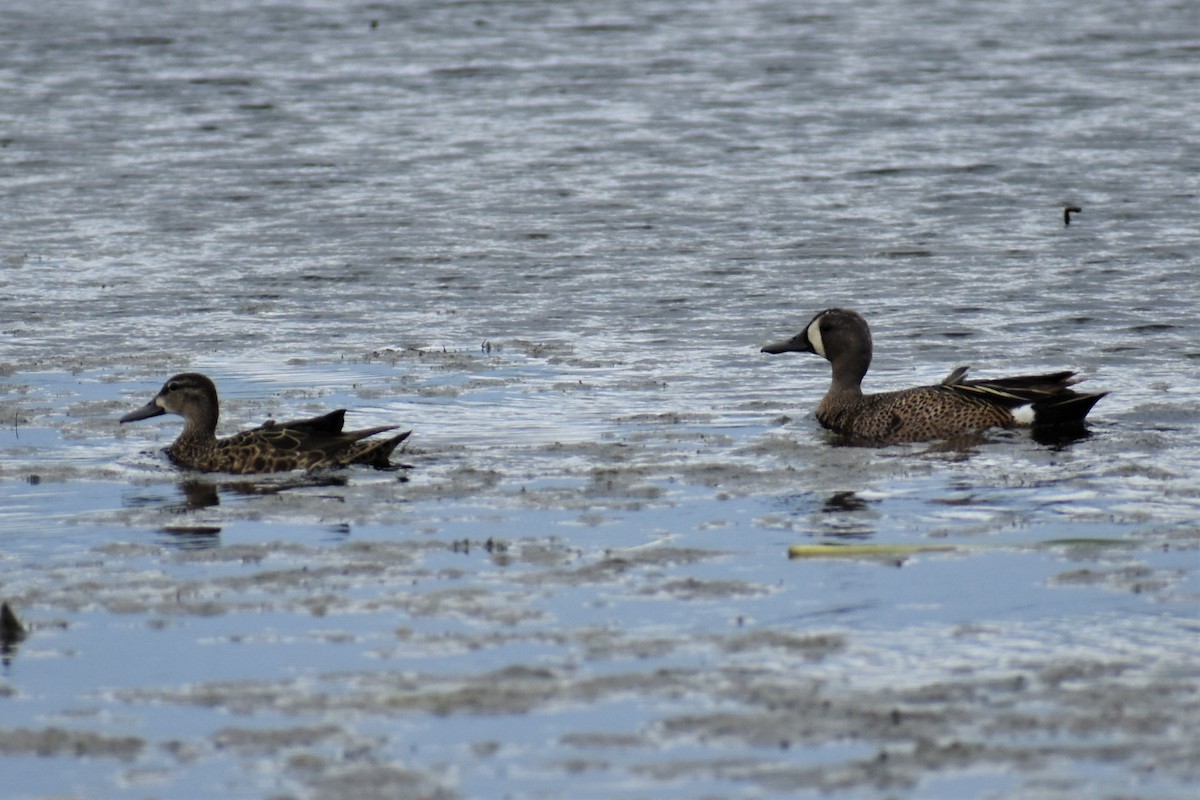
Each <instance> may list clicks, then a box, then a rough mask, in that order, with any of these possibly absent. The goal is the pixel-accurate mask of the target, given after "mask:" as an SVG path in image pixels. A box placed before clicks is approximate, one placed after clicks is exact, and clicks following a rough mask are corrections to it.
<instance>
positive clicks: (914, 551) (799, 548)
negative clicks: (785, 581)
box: [788, 538, 1137, 561]
mask: <svg viewBox="0 0 1200 800" xmlns="http://www.w3.org/2000/svg"><path fill="white" fill-rule="evenodd" d="M1136 544H1137V543H1136V542H1130V541H1127V540H1125V539H1100V538H1094V539H1093V538H1076V539H1049V540H1047V541H1044V542H1034V543H1032V544H991V545H982V544H978V545H964V544H794V545H792V546H791V547H789V548H788V558H885V559H889V560H893V561H894V560H896V559H903V558H908V557H909V556H915V555H920V554H921V553H963V552H967V551H970V550H983V549H997V548H1013V549H1029V548H1034V547H1134V546H1136Z"/></svg>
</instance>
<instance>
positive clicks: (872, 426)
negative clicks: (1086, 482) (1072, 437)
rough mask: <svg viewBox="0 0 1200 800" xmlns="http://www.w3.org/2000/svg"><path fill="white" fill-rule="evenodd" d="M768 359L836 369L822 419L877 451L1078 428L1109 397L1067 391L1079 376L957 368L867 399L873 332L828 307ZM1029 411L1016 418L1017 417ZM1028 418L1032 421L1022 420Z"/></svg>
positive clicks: (770, 349) (852, 315) (773, 347)
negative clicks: (802, 357)
mask: <svg viewBox="0 0 1200 800" xmlns="http://www.w3.org/2000/svg"><path fill="white" fill-rule="evenodd" d="M762 352H764V353H786V352H801V353H816V354H817V355H820V356H824V357H825V358H826V359H828V360H829V362H830V364H831V365H832V366H833V383H832V385H831V386H830V387H829V391H828V392H827V393H826V394H825V397H824V398H823V399H822V400H821V403H820V405H818V406H817V420H818V421H819V422H820V423H821V424H822V425H824V426H825V427H826V428H829V429H831V430H833V431H836V432H838V433H841V434H844V435H847V436H850V437H853V438H855V439H862V440H867V441H871V442H876V443H879V444H891V443H897V442H916V441H925V440H929V439H945V438H948V437H951V436H958V435H961V434H964V433H970V432H973V431H979V430H983V429H985V428H991V427H1000V428H1015V427H1019V426H1022V425H1033V426H1035V427H1038V426H1061V425H1080V424H1081V423H1082V422H1083V419H1084V417H1086V416H1087V413H1088V412H1089V411H1090V410H1091V409H1092V406H1094V405H1095V404H1096V401H1097V400H1099V399H1100V398H1101V397H1104V395H1105V394H1106V393H1105V392H1099V393H1095V394H1085V393H1082V392H1076V391H1075V390H1073V389H1071V388H1070V387H1071V386H1072V385H1074V384H1075V383H1078V381H1079V379H1078V378H1076V377H1074V376H1075V373H1074V372H1052V373H1048V374H1046V375H1021V376H1018V377H1013V378H997V379H995V380H976V381H968V380H964V379H963V378H964V376H965V375H966V373H967V367H959V368H958V369H956V370H954V371H953V372H952V373H950V375H948V376H947V377H946V379H945V380H943V381H942V382H941V383H939V384H936V385H933V386H917V387H915V388H912V389H901V390H900V391H895V392H882V393H880V394H863V392H862V379H863V376H865V375H866V374H867V369H868V368H869V367H870V366H871V352H872V350H871V330H870V328H868V327H867V321H866V320H865V319H863V318H862V317H861V316H860V315H859V314H858V313H856V312H854V311H850V310H849V309H844V308H830V309H826V310H825V311H822V312H821V313H819V314H817V315H816V316H815V317H813V318H812V321H810V322H809V323H808V324H807V325H805V326H804V330H802V331H801V332H800V333H798V334H796V335H795V336H793V337H792V338H791V339H785V340H783V341H780V342H775V343H774V344H769V345H766V346H765V347H763V349H762ZM1022 409H1028V410H1030V411H1032V418H1031V419H1028V420H1023V419H1019V418H1018V416H1016V415H1015V414H1014V412H1020V411H1021V410H1022ZM1025 416H1027V415H1025Z"/></svg>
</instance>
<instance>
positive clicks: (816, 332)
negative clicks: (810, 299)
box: [804, 317, 825, 357]
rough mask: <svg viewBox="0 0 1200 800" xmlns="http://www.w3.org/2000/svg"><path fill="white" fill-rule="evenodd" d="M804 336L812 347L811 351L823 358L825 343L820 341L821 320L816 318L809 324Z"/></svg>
mask: <svg viewBox="0 0 1200 800" xmlns="http://www.w3.org/2000/svg"><path fill="white" fill-rule="evenodd" d="M804 334H805V336H807V337H808V342H809V344H811V345H812V347H813V350H816V351H817V355H819V356H821V357H825V343H824V342H823V341H821V318H820V317H817V318H816V319H814V320H813V321H812V322H810V323H809V325H808V330H806V331H805V332H804Z"/></svg>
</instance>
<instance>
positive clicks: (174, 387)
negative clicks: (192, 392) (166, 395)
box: [167, 381, 179, 392]
mask: <svg viewBox="0 0 1200 800" xmlns="http://www.w3.org/2000/svg"><path fill="white" fill-rule="evenodd" d="M178 390H179V384H178V383H176V382H175V381H170V382H168V383H167V391H168V392H175V391H178Z"/></svg>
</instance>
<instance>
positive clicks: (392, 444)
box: [121, 372, 412, 474]
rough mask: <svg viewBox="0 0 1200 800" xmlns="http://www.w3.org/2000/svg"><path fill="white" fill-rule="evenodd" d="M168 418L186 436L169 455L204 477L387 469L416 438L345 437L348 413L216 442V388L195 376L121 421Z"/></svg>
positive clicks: (168, 386)
mask: <svg viewBox="0 0 1200 800" xmlns="http://www.w3.org/2000/svg"><path fill="white" fill-rule="evenodd" d="M167 412H170V413H172V414H178V415H180V416H181V417H183V432H182V433H180V434H179V438H177V439H176V440H175V441H174V442H173V443H172V444H171V445H170V446H169V447H167V448H166V452H167V455H168V456H170V458H171V460H172V461H174V462H175V463H176V464H179V465H180V466H183V467H187V468H189V469H195V470H200V471H201V472H236V473H242V474H247V473H264V472H286V471H288V470H293V469H307V470H313V469H320V468H321V467H344V466H346V465H347V464H367V465H369V466H372V467H376V468H378V469H384V468H387V467H389V466H391V464H390V462H389V461H388V457H389V456H390V455H391V454H392V451H393V450H395V449H396V445H398V444H400V442H402V441H404V440H405V439H407V438H408V435H409V434H410V433H412V431H406V432H404V433H400V434H397V435H395V436H392V437H390V438H387V439H376V440H374V441H369V442H368V441H363V440H365V439H366V438H367V437H369V436H374V435H375V434H377V433H383V432H384V431H392V430H395V429H396V427H397V426H395V425H385V426H383V427H379V428H366V429H365V430H360V431H343V430H342V425H343V424H344V423H345V419H346V410H345V409H338V410H337V411H333V412H331V413H329V414H325V415H323V416H320V417H313V418H311V419H298V420H292V421H290V422H275V421H274V420H268V421H267V422H265V423H263V424H262V425H260V426H259V427H257V428H251V429H250V430H247V431H242V432H241V433H235V434H234V435H233V436H229V437H226V438H224V439H218V438H217V416H218V414H219V404H218V401H217V387H216V386H215V385H214V384H213V382H212V381H211V380H209V379H208V378H207V377H206V376H204V375H201V374H199V373H196V372H188V373H184V374H182V375H176V376H175V377H174V378H171V379H170V380H168V381H167V382H166V383H165V384H163V387H162V390H161V391H159V393H158V394H157V395H155V397H154V399H153V400H151V401H150V402H149V403H147V404H146V405H144V406H142V407H141V408H139V409H138V410H137V411H132V412H130V413H128V414H126V415H125V416H123V417H121V422H133V421H134V420H139V419H147V418H149V417H157V416H158V415H159V414H165V413H167Z"/></svg>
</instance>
